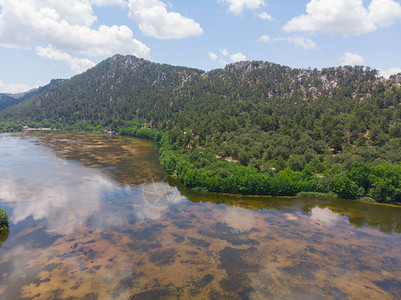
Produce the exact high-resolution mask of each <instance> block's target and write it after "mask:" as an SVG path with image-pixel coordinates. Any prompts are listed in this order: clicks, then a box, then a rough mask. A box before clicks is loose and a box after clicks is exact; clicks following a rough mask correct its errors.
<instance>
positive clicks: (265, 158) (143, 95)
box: [0, 56, 401, 202]
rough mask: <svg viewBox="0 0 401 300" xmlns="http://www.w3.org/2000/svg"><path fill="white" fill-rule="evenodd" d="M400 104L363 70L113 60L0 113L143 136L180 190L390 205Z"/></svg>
mask: <svg viewBox="0 0 401 300" xmlns="http://www.w3.org/2000/svg"><path fill="white" fill-rule="evenodd" d="M400 104H401V76H400V75H398V76H393V77H392V78H391V79H389V80H385V79H383V78H382V77H378V76H377V71H376V70H371V69H369V68H364V67H340V68H328V69H323V70H305V69H291V68H288V67H285V66H280V65H276V64H272V63H265V62H240V63H236V64H232V65H228V66H227V67H226V68H225V69H219V70H214V71H211V72H208V73H205V72H203V71H200V70H196V69H190V68H184V67H174V66H170V65H160V64H154V63H151V62H149V61H146V60H142V59H137V58H135V57H132V56H126V57H123V56H114V57H112V58H110V59H108V60H105V61H104V62H102V63H100V64H99V65H98V66H96V67H95V68H93V69H91V70H89V71H87V72H85V73H83V74H81V75H78V76H75V77H73V78H72V79H70V80H66V81H64V82H62V83H60V84H57V85H54V86H52V87H50V88H49V89H47V90H46V91H45V92H43V93H39V94H37V95H34V96H33V97H31V98H30V99H28V100H27V101H25V102H23V103H21V104H20V105H18V106H14V107H11V108H8V109H6V110H4V111H3V112H1V113H0V119H1V120H3V121H4V122H5V121H13V122H15V123H16V124H18V125H17V126H21V125H29V126H30V127H53V128H67V129H79V130H93V131H103V130H104V129H110V130H114V131H118V132H120V133H121V134H125V135H132V136H141V137H149V138H152V139H154V140H155V141H157V142H159V143H160V144H161V158H162V161H163V162H164V164H165V167H166V170H167V171H168V172H169V173H171V174H176V175H178V176H179V177H180V180H181V181H182V182H183V183H184V184H185V185H186V186H189V187H192V188H197V189H204V190H209V191H216V192H228V193H242V194H268V195H295V194H297V193H299V192H320V193H329V192H332V193H336V194H338V195H339V196H340V197H345V198H360V197H365V199H369V200H374V201H379V202H401V182H400V179H401V168H400V165H399V163H400V161H401V152H400V151H399V149H400V147H401V105H400ZM4 122H3V124H4ZM0 130H1V125H0Z"/></svg>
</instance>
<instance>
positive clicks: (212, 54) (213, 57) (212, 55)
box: [209, 52, 219, 61]
mask: <svg viewBox="0 0 401 300" xmlns="http://www.w3.org/2000/svg"><path fill="white" fill-rule="evenodd" d="M209 58H210V59H211V60H213V61H216V60H217V59H218V58H219V57H218V56H217V54H215V53H213V52H209Z"/></svg>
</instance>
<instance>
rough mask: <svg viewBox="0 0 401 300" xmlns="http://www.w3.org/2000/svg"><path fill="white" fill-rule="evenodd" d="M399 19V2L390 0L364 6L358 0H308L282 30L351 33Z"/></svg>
mask: <svg viewBox="0 0 401 300" xmlns="http://www.w3.org/2000/svg"><path fill="white" fill-rule="evenodd" d="M399 19H401V6H400V4H399V3H397V2H395V1H394V0H372V1H371V3H370V5H369V7H368V8H365V7H364V6H363V1H362V0H311V2H309V3H308V4H307V6H306V14H301V15H300V16H297V17H295V18H293V19H292V20H290V21H289V22H288V23H287V24H286V25H285V26H284V27H283V30H284V31H287V32H293V31H307V32H317V31H322V32H326V33H330V34H336V35H341V36H353V35H360V34H363V33H367V32H371V31H374V30H376V29H377V28H378V26H390V25H391V24H393V23H394V22H395V21H397V20H399Z"/></svg>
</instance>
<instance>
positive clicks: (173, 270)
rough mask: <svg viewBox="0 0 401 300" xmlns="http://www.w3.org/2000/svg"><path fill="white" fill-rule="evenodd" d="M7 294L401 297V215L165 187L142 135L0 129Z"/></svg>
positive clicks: (0, 286) (342, 204) (346, 203)
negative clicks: (6, 216) (0, 131)
mask: <svg viewBox="0 0 401 300" xmlns="http://www.w3.org/2000/svg"><path fill="white" fill-rule="evenodd" d="M0 206H1V207H2V208H3V209H5V210H6V211H7V212H8V214H9V216H10V219H11V222H10V225H11V226H10V232H3V233H1V234H0V247H1V248H0V299H158V298H163V299H177V298H180V299H189V298H192V299H197V298H198V299H209V298H210V299H336V298H341V299H347V298H349V299H400V298H401V208H400V207H391V206H383V205H373V204H369V203H361V202H355V201H350V200H340V199H301V198H271V197H270V198H269V197H265V198H262V197H239V196H232V195H231V196H230V195H228V196H227V195H214V194H207V193H198V192H193V191H189V190H187V189H185V188H182V187H180V186H176V183H175V182H174V180H172V179H165V177H164V173H163V170H162V168H161V166H160V163H159V160H158V152H157V150H156V149H155V148H154V146H153V145H152V143H151V142H149V141H146V140H141V139H133V138H123V137H109V136H104V135H95V134H72V133H56V134H54V133H47V134H40V133H36V134H1V135H0Z"/></svg>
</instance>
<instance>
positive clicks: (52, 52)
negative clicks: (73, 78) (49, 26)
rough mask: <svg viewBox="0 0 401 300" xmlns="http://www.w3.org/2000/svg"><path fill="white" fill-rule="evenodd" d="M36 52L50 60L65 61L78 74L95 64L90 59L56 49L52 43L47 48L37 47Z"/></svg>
mask: <svg viewBox="0 0 401 300" xmlns="http://www.w3.org/2000/svg"><path fill="white" fill-rule="evenodd" d="M36 54H37V55H39V56H41V57H44V58H48V59H50V60H56V61H57V60H58V61H63V62H65V63H66V64H68V65H69V67H70V69H71V70H73V71H74V72H75V73H76V74H78V73H82V72H85V71H86V70H88V69H89V68H92V67H94V66H95V63H94V62H93V61H91V60H89V59H86V58H76V57H72V56H71V55H69V54H68V53H66V52H63V51H60V50H58V49H55V48H54V47H53V46H51V45H50V46H48V47H47V48H42V47H36Z"/></svg>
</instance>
